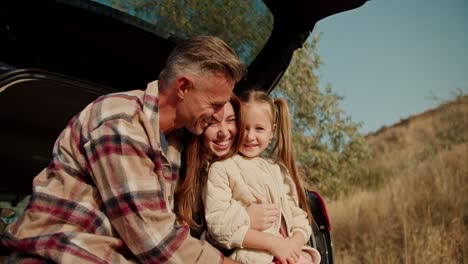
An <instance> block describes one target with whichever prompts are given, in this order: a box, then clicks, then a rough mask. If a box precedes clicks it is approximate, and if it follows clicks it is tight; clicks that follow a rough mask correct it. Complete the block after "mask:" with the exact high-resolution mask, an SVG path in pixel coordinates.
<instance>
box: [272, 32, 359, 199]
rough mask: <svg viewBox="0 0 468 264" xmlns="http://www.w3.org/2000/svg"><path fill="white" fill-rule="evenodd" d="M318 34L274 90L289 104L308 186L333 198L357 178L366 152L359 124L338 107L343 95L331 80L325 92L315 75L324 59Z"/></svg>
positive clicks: (295, 59) (298, 56)
mask: <svg viewBox="0 0 468 264" xmlns="http://www.w3.org/2000/svg"><path fill="white" fill-rule="evenodd" d="M318 41H319V36H318V35H316V36H314V37H313V38H309V39H308V40H307V41H306V43H304V46H303V48H302V49H299V50H297V51H295V53H294V56H293V59H292V61H291V64H290V66H289V68H288V70H287V71H286V73H285V74H284V76H283V78H282V79H281V81H280V82H279V84H278V86H277V88H276V89H275V90H274V92H273V95H274V96H280V97H284V98H286V99H287V100H288V102H289V107H290V111H291V115H292V116H293V145H294V150H295V154H296V160H297V163H298V164H297V165H298V168H299V170H300V171H301V173H302V175H303V176H304V178H305V180H306V182H307V183H309V185H315V186H317V187H318V188H319V189H320V190H321V192H323V193H324V194H326V195H327V196H330V197H331V196H334V195H337V194H338V191H339V190H340V189H342V187H343V185H344V184H345V183H349V182H350V181H351V180H352V178H353V177H355V175H356V172H357V169H358V167H359V162H360V161H362V160H363V159H365V158H366V157H367V156H368V150H367V145H366V143H365V140H364V137H363V136H362V135H361V134H360V133H359V132H358V129H359V127H360V124H357V123H355V122H353V121H352V119H351V118H350V117H349V116H347V115H346V113H345V112H344V111H343V110H342V109H341V108H340V107H339V105H338V103H339V101H340V100H342V99H343V98H342V97H341V96H338V95H337V94H335V93H334V92H333V91H332V89H331V86H330V85H329V84H328V85H327V86H326V87H325V89H324V90H323V91H321V90H320V89H319V87H318V84H319V78H318V77H317V75H316V74H315V72H316V71H317V69H318V68H319V66H320V65H321V60H320V57H319V55H318V54H317V43H318Z"/></svg>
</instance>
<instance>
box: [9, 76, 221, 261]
mask: <svg viewBox="0 0 468 264" xmlns="http://www.w3.org/2000/svg"><path fill="white" fill-rule="evenodd" d="M171 134H172V135H170V136H169V137H168V149H167V153H164V152H163V151H162V149H161V141H160V129H159V113H158V84H157V81H155V82H152V83H150V84H148V88H147V89H146V90H145V91H130V92H125V93H116V94H110V95H106V96H102V97H100V98H98V99H97V100H96V101H94V102H93V103H91V104H90V105H88V106H87V107H86V108H85V109H84V110H83V111H82V112H81V113H79V114H78V115H76V116H75V117H73V118H72V119H71V121H70V122H69V123H68V126H67V127H66V129H65V130H64V131H63V132H62V133H61V134H60V136H59V138H58V139H57V141H56V143H55V146H54V150H53V159H52V161H51V163H50V165H49V166H48V167H47V168H46V169H44V170H43V171H42V172H41V173H40V174H39V175H37V176H36V177H35V179H34V181H33V194H32V197H31V201H30V203H29V206H28V207H27V209H26V210H25V212H24V214H23V215H22V216H21V217H20V219H19V220H18V221H17V222H15V223H13V224H11V225H10V226H8V228H7V229H6V231H5V232H4V234H3V235H2V237H1V240H0V247H5V248H8V249H10V250H12V251H13V253H12V254H11V255H10V257H9V260H10V262H12V263H18V262H20V260H24V262H28V263H43V262H46V261H47V260H53V261H55V262H58V263H78V262H79V263H128V262H130V263H135V262H141V263H166V262H167V263H220V262H222V258H223V257H222V255H221V253H219V252H218V251H217V250H216V249H214V248H213V247H212V246H211V245H210V244H209V243H207V242H204V241H200V240H197V239H195V238H192V237H191V236H190V232H189V228H188V226H187V225H185V224H178V223H177V221H176V215H175V214H174V212H173V211H172V208H173V194H174V189H175V185H176V182H177V179H178V172H179V167H180V166H179V165H180V152H181V147H182V146H181V144H180V140H179V135H178V134H180V133H178V131H176V132H174V133H171ZM36 256H37V257H36Z"/></svg>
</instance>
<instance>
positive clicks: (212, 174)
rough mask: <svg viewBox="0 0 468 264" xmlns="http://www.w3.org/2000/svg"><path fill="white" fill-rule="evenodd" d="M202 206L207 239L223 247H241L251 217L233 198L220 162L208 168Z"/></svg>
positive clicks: (225, 170)
mask: <svg viewBox="0 0 468 264" xmlns="http://www.w3.org/2000/svg"><path fill="white" fill-rule="evenodd" d="M233 173H235V172H233ZM204 207H205V218H206V224H207V228H208V236H209V238H210V239H213V240H214V241H215V243H216V244H217V245H219V246H221V247H223V248H226V249H231V248H242V242H243V241H244V237H245V235H246V233H247V231H248V230H249V228H250V218H249V215H248V214H247V211H246V210H245V207H243V206H242V205H241V204H240V203H239V202H236V201H235V200H234V199H233V197H232V191H231V187H230V185H229V175H228V172H227V169H226V168H225V167H223V166H221V163H214V164H213V165H212V166H211V168H210V170H209V173H208V182H207V185H206V189H205V192H204Z"/></svg>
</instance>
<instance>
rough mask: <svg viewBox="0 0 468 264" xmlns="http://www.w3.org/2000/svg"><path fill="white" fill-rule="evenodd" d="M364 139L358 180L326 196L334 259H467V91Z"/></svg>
mask: <svg viewBox="0 0 468 264" xmlns="http://www.w3.org/2000/svg"><path fill="white" fill-rule="evenodd" d="M367 140H368V142H369V144H370V147H371V151H372V152H373V158H372V159H371V160H369V161H367V162H366V163H365V164H363V170H362V171H363V172H365V173H364V174H363V175H364V177H363V178H362V179H359V181H358V182H357V184H361V187H359V188H355V189H354V192H352V193H348V194H346V195H345V196H343V197H342V198H340V199H339V200H336V201H333V202H330V203H328V210H329V214H330V218H331V222H332V227H333V238H334V244H335V257H336V262H337V263H343V264H348V263H350V264H353V263H408V264H410V263H411V264H413V263H415V264H416V263H468V96H463V97H460V98H458V100H456V101H454V102H451V103H447V104H444V105H442V106H441V107H439V108H437V109H433V110H430V111H427V112H425V113H423V114H420V115H417V116H414V117H411V118H408V119H406V120H403V121H401V122H400V123H399V124H396V125H394V126H392V127H390V128H384V129H382V130H381V131H379V132H378V133H375V134H372V135H369V136H367ZM366 177H367V178H366ZM374 181H375V182H376V184H374V185H372V182H374ZM363 186H364V187H365V186H368V189H366V188H363ZM372 186H373V188H370V187H372Z"/></svg>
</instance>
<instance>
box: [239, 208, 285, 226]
mask: <svg viewBox="0 0 468 264" xmlns="http://www.w3.org/2000/svg"><path fill="white" fill-rule="evenodd" d="M246 210H247V214H248V215H249V218H250V228H251V229H254V230H257V231H263V230H265V229H267V228H270V227H271V226H273V224H274V223H275V222H276V221H277V220H278V216H279V209H278V206H277V205H275V204H257V203H251V204H250V205H249V206H248V207H247V209H246Z"/></svg>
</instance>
